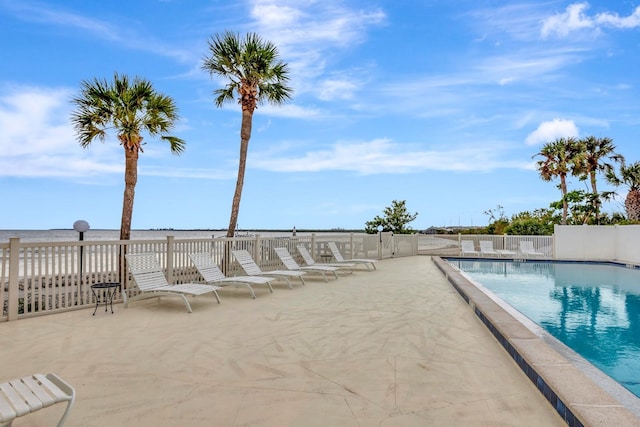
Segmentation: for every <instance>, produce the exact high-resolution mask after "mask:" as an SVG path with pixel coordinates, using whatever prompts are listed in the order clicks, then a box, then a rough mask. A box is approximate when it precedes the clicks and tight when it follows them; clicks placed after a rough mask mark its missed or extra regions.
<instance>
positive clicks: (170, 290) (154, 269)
mask: <svg viewBox="0 0 640 427" xmlns="http://www.w3.org/2000/svg"><path fill="white" fill-rule="evenodd" d="M125 257H126V259H127V265H128V266H129V271H130V272H131V275H132V276H133V279H134V281H135V284H136V287H137V288H138V289H139V290H140V293H139V294H138V295H135V296H133V297H131V296H130V295H128V294H129V292H130V289H126V290H124V291H123V292H122V296H123V299H124V306H125V308H126V307H128V304H129V300H136V299H145V298H157V297H161V296H179V297H180V298H182V301H183V302H184V305H185V306H186V307H187V311H188V312H189V313H191V312H192V310H191V304H189V301H187V297H186V296H185V295H194V296H195V295H203V294H208V293H209V292H213V294H214V295H215V296H216V299H217V300H218V304H219V303H220V297H219V296H218V292H217V291H218V289H220V287H219V286H215V285H204V284H202V283H182V284H179V285H170V284H169V282H167V278H166V277H165V275H164V272H163V271H162V268H161V267H160V263H159V262H158V258H157V257H156V255H155V254H153V253H143V254H127V255H125Z"/></svg>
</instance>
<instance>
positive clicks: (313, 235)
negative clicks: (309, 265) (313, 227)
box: [311, 233, 318, 259]
mask: <svg viewBox="0 0 640 427" xmlns="http://www.w3.org/2000/svg"><path fill="white" fill-rule="evenodd" d="M311 258H313V259H318V258H316V233H311Z"/></svg>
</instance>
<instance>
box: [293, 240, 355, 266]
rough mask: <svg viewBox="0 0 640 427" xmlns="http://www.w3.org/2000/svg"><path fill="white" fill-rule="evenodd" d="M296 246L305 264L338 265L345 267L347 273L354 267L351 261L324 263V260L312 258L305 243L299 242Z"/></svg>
mask: <svg viewBox="0 0 640 427" xmlns="http://www.w3.org/2000/svg"><path fill="white" fill-rule="evenodd" d="M296 247H297V248H298V252H299V253H300V255H302V259H303V260H304V262H305V264H307V265H308V266H310V267H313V266H323V265H326V266H328V267H338V268H340V269H345V270H347V271H348V272H349V273H353V268H354V267H355V264H353V263H346V262H345V263H335V264H334V263H330V262H329V263H324V262H316V260H314V259H313V257H312V256H311V253H310V252H309V250H308V249H307V247H306V246H305V245H303V244H302V243H300V244H299V245H298V246H296Z"/></svg>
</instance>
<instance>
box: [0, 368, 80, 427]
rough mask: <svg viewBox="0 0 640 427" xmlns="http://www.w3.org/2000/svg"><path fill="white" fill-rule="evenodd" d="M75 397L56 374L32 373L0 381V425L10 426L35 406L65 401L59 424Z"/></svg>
mask: <svg viewBox="0 0 640 427" xmlns="http://www.w3.org/2000/svg"><path fill="white" fill-rule="evenodd" d="M75 400H76V391H75V390H74V388H73V387H71V386H70V385H69V384H67V383H66V382H65V381H64V380H63V379H62V378H60V377H59V376H57V375H56V374H47V375H43V374H33V375H29V376H28V377H24V378H20V379H17V380H12V381H9V382H6V383H2V384H0V427H10V426H11V423H12V422H13V420H15V419H16V418H18V417H21V416H23V415H27V414H30V413H32V412H35V411H37V410H39V409H42V408H46V407H48V406H51V405H55V404H56V403H60V402H67V409H66V410H65V411H64V413H63V414H62V418H60V421H58V427H61V426H62V425H63V424H64V422H65V421H66V420H67V416H68V415H69V412H70V411H71V408H72V407H73V404H74V402H75Z"/></svg>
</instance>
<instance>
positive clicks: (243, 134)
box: [227, 108, 253, 237]
mask: <svg viewBox="0 0 640 427" xmlns="http://www.w3.org/2000/svg"><path fill="white" fill-rule="evenodd" d="M252 121H253V110H251V109H248V108H243V109H242V125H241V127H240V160H239V161H238V179H237V180H236V191H235V193H234V194H233V202H232V203H231V216H230V218H229V227H228V228H227V237H233V235H234V233H235V231H236V226H237V224H238V214H239V213H240V199H241V197H242V187H243V185H244V172H245V170H246V168H247V151H248V150H249V139H251V125H252Z"/></svg>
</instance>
